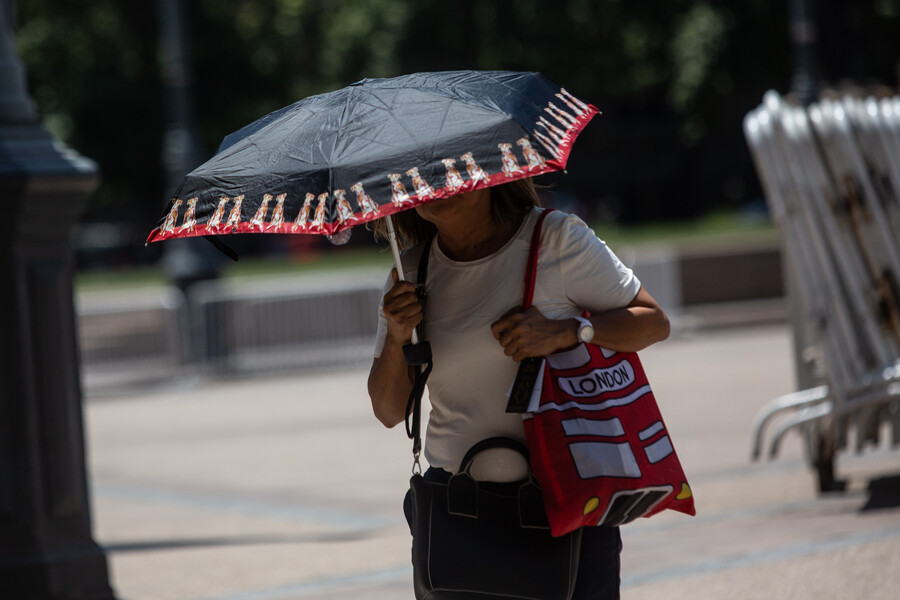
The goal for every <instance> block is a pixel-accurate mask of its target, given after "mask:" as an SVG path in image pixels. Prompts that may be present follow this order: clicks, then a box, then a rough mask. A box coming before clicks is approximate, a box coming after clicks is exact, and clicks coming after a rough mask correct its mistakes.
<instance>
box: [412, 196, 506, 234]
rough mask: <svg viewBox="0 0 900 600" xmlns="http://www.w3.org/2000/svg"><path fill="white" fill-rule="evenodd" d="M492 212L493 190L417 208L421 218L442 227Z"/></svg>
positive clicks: (436, 201) (450, 198) (445, 199)
mask: <svg viewBox="0 0 900 600" xmlns="http://www.w3.org/2000/svg"><path fill="white" fill-rule="evenodd" d="M490 211H491V190H490V188H484V189H480V190H474V191H471V192H466V193H465V194H459V195H457V196H451V197H449V198H442V199H441V200H435V201H434V202H428V203H426V204H420V205H419V206H417V207H416V212H417V213H419V216H420V217H422V218H423V219H425V220H426V221H430V222H431V223H434V224H435V225H437V226H438V227H440V225H441V223H444V222H447V221H452V220H458V219H462V218H476V217H477V218H481V217H483V216H487V215H489V214H490Z"/></svg>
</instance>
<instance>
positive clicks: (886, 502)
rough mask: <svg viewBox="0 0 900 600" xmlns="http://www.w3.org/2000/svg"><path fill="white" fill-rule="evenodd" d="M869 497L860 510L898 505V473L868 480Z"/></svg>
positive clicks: (899, 477)
mask: <svg viewBox="0 0 900 600" xmlns="http://www.w3.org/2000/svg"><path fill="white" fill-rule="evenodd" d="M868 491H869V499H868V500H867V501H866V503H865V504H864V505H863V506H862V508H860V512H865V511H867V510H879V509H884V508H897V507H898V506H900V474H897V475H889V476H887V477H879V478H878V479H873V480H871V481H870V482H869V490H868Z"/></svg>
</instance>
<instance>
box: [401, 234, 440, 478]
mask: <svg viewBox="0 0 900 600" xmlns="http://www.w3.org/2000/svg"><path fill="white" fill-rule="evenodd" d="M433 241H434V235H432V236H431V237H430V238H429V239H428V241H427V242H426V243H425V247H424V248H423V249H422V254H421V255H420V256H419V268H418V272H417V273H416V291H415V293H416V297H418V299H419V303H420V304H421V305H422V310H423V316H422V320H421V321H420V322H419V324H418V325H416V334H417V336H418V338H419V343H418V344H407V345H405V346H403V356H404V358H406V362H407V364H409V365H410V366H412V367H416V377H415V379H414V380H413V387H412V390H410V392H409V398H408V399H407V401H406V419H405V421H406V435H407V437H408V438H409V439H411V440H412V441H413V461H414V462H413V473H420V472H421V471H422V467H421V465H420V464H419V456H420V455H421V453H422V394H424V393H425V384H426V383H427V381H428V376H429V375H431V369H432V368H433V367H434V363H433V361H432V356H431V344H429V343H428V342H427V341H426V340H425V317H424V309H425V281H426V280H427V279H428V255H429V254H431V244H432V242H433Z"/></svg>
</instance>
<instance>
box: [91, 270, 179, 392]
mask: <svg viewBox="0 0 900 600" xmlns="http://www.w3.org/2000/svg"><path fill="white" fill-rule="evenodd" d="M76 307H77V313H78V342H79V350H80V358H81V367H82V384H83V386H84V388H85V390H86V391H87V392H88V393H89V394H90V393H93V392H96V391H98V390H103V389H117V388H120V387H122V386H133V385H135V384H141V383H151V382H154V381H162V380H167V379H172V378H178V377H180V376H181V375H182V373H183V371H182V369H183V365H184V359H185V357H186V344H185V339H184V336H183V335H182V329H183V326H182V319H183V312H184V297H183V296H182V294H181V292H179V291H178V290H177V289H175V288H161V289H160V288H153V289H148V290H134V291H130V292H113V293H110V292H104V293H102V294H100V293H96V294H79V295H78V296H77V297H76Z"/></svg>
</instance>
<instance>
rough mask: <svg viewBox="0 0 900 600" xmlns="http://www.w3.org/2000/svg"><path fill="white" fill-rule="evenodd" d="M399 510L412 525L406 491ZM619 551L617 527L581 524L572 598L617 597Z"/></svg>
mask: <svg viewBox="0 0 900 600" xmlns="http://www.w3.org/2000/svg"><path fill="white" fill-rule="evenodd" d="M424 477H425V479H426V480H427V481H439V482H446V481H447V480H448V479H449V478H450V473H448V472H447V471H444V470H443V469H434V468H429V469H428V470H427V471H425V474H424ZM497 485H503V484H497ZM515 485H516V486H518V484H515ZM403 513H404V514H405V515H406V521H407V523H409V524H410V527H412V518H411V515H412V499H411V498H410V495H409V493H407V494H406V498H405V499H404V501H403ZM621 552H622V537H621V535H620V534H619V528H618V527H585V528H584V529H583V530H582V534H581V558H580V562H579V565H578V578H577V579H576V581H575V593H574V595H573V596H572V600H618V599H619V585H620V575H619V570H620V567H621V561H620V554H621Z"/></svg>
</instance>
